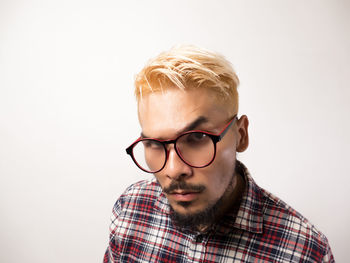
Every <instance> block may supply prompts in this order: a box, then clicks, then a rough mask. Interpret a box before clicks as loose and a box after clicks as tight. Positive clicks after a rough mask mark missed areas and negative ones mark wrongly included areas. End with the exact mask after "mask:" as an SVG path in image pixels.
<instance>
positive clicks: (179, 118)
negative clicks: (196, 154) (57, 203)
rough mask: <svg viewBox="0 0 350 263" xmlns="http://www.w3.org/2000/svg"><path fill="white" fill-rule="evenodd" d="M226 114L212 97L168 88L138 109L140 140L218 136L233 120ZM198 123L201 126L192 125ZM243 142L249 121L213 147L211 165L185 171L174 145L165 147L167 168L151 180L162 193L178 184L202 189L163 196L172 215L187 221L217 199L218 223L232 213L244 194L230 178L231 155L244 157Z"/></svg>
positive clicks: (145, 99) (238, 179) (237, 181)
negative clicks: (188, 134)
mask: <svg viewBox="0 0 350 263" xmlns="http://www.w3.org/2000/svg"><path fill="white" fill-rule="evenodd" d="M229 109H230V107H229V105H228V104H227V103H224V102H220V101H218V100H217V99H216V97H215V94H213V93H212V92H211V91H209V90H205V89H187V90H186V91H182V90H180V89H177V88H169V89H167V90H166V91H164V92H155V93H150V94H147V95H145V96H144V97H143V98H142V100H140V101H139V103H138V114H139V121H140V125H141V127H142V134H143V136H145V137H151V138H157V139H173V138H176V137H177V136H178V135H179V134H180V133H182V132H184V131H187V130H188V129H190V130H194V129H195V130H204V131H209V132H212V133H215V134H218V133H219V132H220V131H221V130H222V129H223V128H224V127H225V125H226V124H227V123H228V122H229V121H230V120H231V119H232V117H233V115H234V114H232V113H231V112H230V110H229ZM203 117H204V119H205V121H201V122H200V123H197V124H195V125H193V124H194V123H196V120H198V119H200V118H202V119H203ZM194 126H195V127H194ZM248 142H249V139H248V119H247V117H246V116H245V115H243V116H242V117H241V118H240V119H239V120H237V121H236V123H235V124H234V125H233V126H232V127H231V128H230V130H229V131H228V132H227V133H226V135H225V137H224V138H223V139H222V140H221V141H220V142H219V143H217V150H216V157H215V160H214V162H213V163H212V164H211V165H209V166H207V167H204V168H193V167H190V166H188V165H187V164H185V163H184V162H183V161H182V160H181V159H180V158H179V156H178V155H177V154H176V152H175V149H174V145H169V147H168V151H169V158H168V160H167V163H166V166H165V167H164V169H163V170H161V171H160V172H158V173H156V174H155V177H156V178H157V180H158V182H159V184H160V185H161V187H162V189H163V190H164V189H166V188H168V187H169V186H170V185H171V184H174V183H178V182H183V183H185V184H189V185H200V186H202V187H203V186H204V190H202V191H200V192H196V191H192V190H187V191H183V190H174V191H173V192H170V193H166V192H165V195H166V197H167V198H168V200H169V203H170V205H171V206H172V208H173V209H174V211H175V212H177V213H179V214H182V215H192V214H195V213H198V212H201V211H203V210H205V209H206V208H207V207H208V206H210V205H213V204H215V203H216V202H217V201H218V200H219V199H220V198H221V197H222V198H223V204H222V205H221V207H220V208H219V210H218V212H217V218H219V217H221V215H222V214H224V213H225V212H227V210H229V209H231V208H232V207H233V205H234V204H235V203H236V201H237V200H238V199H239V197H240V195H241V193H242V189H244V181H243V180H242V177H241V176H237V174H235V160H236V152H242V151H244V150H245V149H246V148H247V147H248ZM184 204H185V205H184ZM198 227H199V228H203V227H204V228H205V227H206V226H198Z"/></svg>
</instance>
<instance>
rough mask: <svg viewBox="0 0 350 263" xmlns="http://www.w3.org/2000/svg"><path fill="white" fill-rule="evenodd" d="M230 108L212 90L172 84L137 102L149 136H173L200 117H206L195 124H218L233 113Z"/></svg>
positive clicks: (142, 122) (204, 125)
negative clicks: (173, 86)
mask: <svg viewBox="0 0 350 263" xmlns="http://www.w3.org/2000/svg"><path fill="white" fill-rule="evenodd" d="M228 108H229V107H228V105H227V104H226V103H224V102H221V101H219V100H218V99H217V97H216V96H215V94H214V93H213V92H211V91H209V90H203V89H196V90H195V89H189V90H185V91H184V90H180V89H177V88H170V89H167V90H166V91H164V92H154V93H150V94H147V95H146V96H144V97H143V98H142V100H140V101H139V103H138V115H139V121H140V125H141V128H142V133H143V134H145V135H146V136H147V137H155V138H171V137H173V136H175V135H177V134H178V132H179V131H181V130H183V129H184V128H185V127H187V126H188V125H190V124H191V122H193V121H195V120H197V119H198V118H199V117H204V118H205V119H206V120H207V121H206V122H203V123H202V124H201V125H200V127H196V128H201V129H202V128H205V129H208V130H211V129H213V128H215V127H216V126H217V125H218V124H220V123H222V122H224V121H226V120H227V119H228V118H229V117H230V116H229V110H228Z"/></svg>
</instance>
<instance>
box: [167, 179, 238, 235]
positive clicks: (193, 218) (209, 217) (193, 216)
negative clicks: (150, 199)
mask: <svg viewBox="0 0 350 263" xmlns="http://www.w3.org/2000/svg"><path fill="white" fill-rule="evenodd" d="M233 178H234V175H233V176H232V178H231V180H230V182H229V184H228V186H227V188H226V189H225V191H224V193H223V194H222V196H221V197H220V198H219V199H218V200H216V201H214V202H212V203H208V205H207V206H206V208H205V209H203V210H202V211H198V212H195V213H189V214H182V213H179V212H177V211H175V210H174V209H173V207H172V206H171V205H170V219H171V220H172V222H173V223H174V225H175V226H176V227H178V228H180V229H181V230H183V231H200V229H202V228H203V229H208V227H210V226H211V225H212V224H213V223H215V221H216V220H217V219H218V216H219V215H220V213H222V212H223V211H221V210H222V209H221V208H222V207H223V206H224V204H225V202H227V201H228V200H225V199H226V198H227V195H228V194H229V193H230V192H232V190H233V186H232V183H233ZM175 189H181V190H196V191H204V190H205V186H202V185H190V184H186V183H185V182H183V181H180V182H176V183H175V182H174V183H173V184H171V185H170V186H169V187H167V188H165V189H163V191H164V192H165V193H170V192H171V191H173V190H175ZM177 204H178V205H180V206H182V207H184V208H186V207H189V206H191V202H181V201H180V202H177Z"/></svg>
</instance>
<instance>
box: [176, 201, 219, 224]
mask: <svg viewBox="0 0 350 263" xmlns="http://www.w3.org/2000/svg"><path fill="white" fill-rule="evenodd" d="M223 197H224V195H223V196H222V197H221V198H220V199H219V200H217V201H216V202H215V203H212V204H209V205H208V206H207V207H206V208H205V209H204V210H202V211H199V212H196V213H192V214H181V213H178V212H176V211H175V210H174V209H173V208H172V206H170V219H171V220H172V222H173V223H174V225H175V226H177V227H179V228H180V229H182V230H188V231H199V229H200V228H201V227H208V226H211V225H212V224H213V223H214V222H215V220H216V219H217V215H218V211H219V209H220V207H221V206H222V204H223V203H224V201H223V199H224V198H223ZM177 204H179V205H181V206H183V207H188V206H190V205H191V202H178V203H177Z"/></svg>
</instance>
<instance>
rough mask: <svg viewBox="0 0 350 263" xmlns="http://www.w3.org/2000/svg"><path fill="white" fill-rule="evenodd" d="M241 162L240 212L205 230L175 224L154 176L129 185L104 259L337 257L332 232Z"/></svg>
mask: <svg viewBox="0 0 350 263" xmlns="http://www.w3.org/2000/svg"><path fill="white" fill-rule="evenodd" d="M242 167H243V170H244V178H245V181H246V189H245V192H244V194H243V197H242V201H241V204H240V207H239V210H238V212H236V213H235V214H233V213H231V214H230V213H229V214H227V215H226V216H224V217H223V218H222V219H221V220H220V222H218V223H217V224H215V225H214V226H213V227H212V228H211V230H210V231H208V233H206V234H201V233H193V232H182V231H180V230H179V229H177V228H175V227H174V226H173V224H172V222H171V220H170V218H169V204H168V201H167V198H166V197H165V196H164V194H163V193H162V190H161V188H160V186H159V184H158V183H157V182H156V181H155V180H154V179H152V180H149V181H141V182H139V183H136V184H134V185H132V186H130V187H129V188H128V189H127V190H126V191H125V192H124V194H122V195H121V197H120V198H119V200H118V201H117V202H116V204H115V206H114V209H113V214H112V218H111V220H112V223H111V226H110V231H111V234H110V243H109V246H108V248H107V251H106V253H105V256H104V263H112V262H147V263H150V262H334V258H333V255H332V251H331V249H330V247H329V244H328V241H327V238H326V237H325V236H324V235H323V234H322V233H321V232H319V231H318V230H317V229H316V228H315V227H314V226H313V225H312V224H311V223H310V222H308V221H307V219H305V218H304V217H303V216H302V215H300V214H299V213H298V212H296V211H295V210H294V209H292V208H291V207H290V206H288V205H287V204H286V203H284V202H283V201H281V200H280V199H278V198H277V197H275V196H274V195H272V194H271V193H269V192H267V191H266V190H264V189H262V188H260V187H259V186H257V185H256V184H255V182H254V180H253V179H252V178H251V176H250V174H249V172H248V170H247V169H246V168H245V167H244V166H243V165H242Z"/></svg>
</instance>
